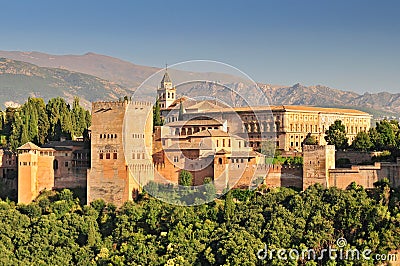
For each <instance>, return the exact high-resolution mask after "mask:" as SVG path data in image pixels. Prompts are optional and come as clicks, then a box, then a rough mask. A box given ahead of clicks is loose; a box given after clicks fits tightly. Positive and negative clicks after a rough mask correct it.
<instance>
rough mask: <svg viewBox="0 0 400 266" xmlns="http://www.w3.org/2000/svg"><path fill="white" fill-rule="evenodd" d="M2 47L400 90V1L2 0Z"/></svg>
mask: <svg viewBox="0 0 400 266" xmlns="http://www.w3.org/2000/svg"><path fill="white" fill-rule="evenodd" d="M0 3H1V5H0V6H1V7H0V10H1V26H0V49H1V50H22V51H40V52H46V53H53V54H83V53H86V52H89V51H90V52H95V53H100V54H106V55H110V56H114V57H118V58H121V59H124V60H127V61H130V62H133V63H136V64H142V65H150V66H157V67H162V66H164V64H165V63H166V62H168V63H169V64H173V63H177V62H181V61H185V60H191V59H211V60H218V61H222V62H225V63H228V64H231V65H233V66H235V67H237V68H239V69H241V70H242V71H244V72H246V73H247V74H248V75H249V76H251V77H252V78H253V79H255V80H256V81H260V82H265V83H272V84H282V85H293V84H295V83H297V82H299V83H302V84H305V85H316V84H322V85H327V86H330V87H334V88H338V89H343V90H352V91H356V92H359V93H364V92H366V91H368V92H379V91H389V92H397V93H400V15H399V14H400V1H396V0H393V1H385V0H382V1H378V0H376V1H368V0H357V1H355V0H354V1H353V0H332V1H328V0H315V1H308V0H293V1H289V0H274V1H272V0H271V1H218V0H214V1H204V0H202V1H173V0H171V1H168V0H166V1H145V0H143V1H118V0H115V1H100V0H97V1H85V0H82V1H72V0H65V1H61V0H60V1H55V0H51V1H40V0H38V1H0Z"/></svg>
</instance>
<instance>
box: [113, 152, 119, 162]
mask: <svg viewBox="0 0 400 266" xmlns="http://www.w3.org/2000/svg"><path fill="white" fill-rule="evenodd" d="M113 159H114V160H116V159H118V155H117V153H116V152H114V153H113Z"/></svg>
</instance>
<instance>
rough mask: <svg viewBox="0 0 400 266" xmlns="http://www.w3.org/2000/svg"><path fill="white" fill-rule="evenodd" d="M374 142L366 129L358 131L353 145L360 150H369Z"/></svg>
mask: <svg viewBox="0 0 400 266" xmlns="http://www.w3.org/2000/svg"><path fill="white" fill-rule="evenodd" d="M373 146H374V144H373V143H372V141H371V138H370V137H369V134H368V133H367V132H365V131H360V132H358V133H357V136H356V137H355V138H354V140H353V143H352V144H351V147H352V148H353V149H355V150H359V151H367V150H369V149H370V148H372V147H373Z"/></svg>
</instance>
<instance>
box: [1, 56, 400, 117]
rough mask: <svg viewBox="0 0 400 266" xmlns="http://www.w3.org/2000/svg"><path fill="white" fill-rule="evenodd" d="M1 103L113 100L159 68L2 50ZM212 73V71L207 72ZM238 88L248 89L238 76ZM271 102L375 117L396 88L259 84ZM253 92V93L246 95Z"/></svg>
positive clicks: (398, 104) (390, 110) (395, 104)
mask: <svg viewBox="0 0 400 266" xmlns="http://www.w3.org/2000/svg"><path fill="white" fill-rule="evenodd" d="M2 57H3V59H1V60H0V104H1V105H3V104H4V103H6V102H18V103H22V102H24V101H25V100H26V98H27V97H28V96H37V97H43V98H45V99H48V98H51V97H55V96H63V97H66V98H68V99H72V98H73V96H79V97H80V98H81V99H82V101H83V103H84V104H85V105H87V106H88V104H89V102H90V101H95V100H110V99H117V98H119V97H122V96H125V95H131V94H132V92H133V91H134V90H135V88H136V87H137V86H139V85H140V84H141V83H142V82H143V81H144V80H145V79H146V78H148V77H149V76H150V75H152V74H154V73H155V72H157V71H158V70H160V68H155V67H148V66H141V65H135V64H132V63H130V62H127V61H123V60H120V59H117V58H113V57H109V56H105V55H99V54H94V53H87V54H84V55H50V54H45V53H39V52H19V51H0V58H2ZM4 58H8V59H4ZM205 75H206V76H207V77H210V78H211V77H213V75H214V74H213V73H205ZM233 86H236V87H237V89H238V90H239V91H240V93H242V94H246V93H249V92H247V89H246V87H245V86H243V85H242V84H241V83H240V81H237V83H236V84H233ZM259 86H260V88H261V89H263V90H264V92H265V94H266V95H267V98H268V100H269V102H270V104H272V105H281V104H286V105H290V104H293V105H313V106H321V107H346V108H355V109H359V110H362V111H366V112H369V113H372V114H374V116H376V117H382V116H396V117H399V115H398V113H400V93H396V94H393V93H388V92H380V93H373V94H371V93H365V94H362V95H360V94H357V93H355V92H349V91H342V90H338V89H333V88H329V87H326V86H322V85H316V86H303V85H301V84H295V85H293V86H280V85H270V84H259ZM249 96H250V97H252V95H249Z"/></svg>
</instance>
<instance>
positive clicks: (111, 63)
mask: <svg viewBox="0 0 400 266" xmlns="http://www.w3.org/2000/svg"><path fill="white" fill-rule="evenodd" d="M0 57H5V58H10V59H13V60H19V61H24V62H28V63H31V64H35V65H37V66H41V67H52V68H62V69H67V70H70V71H75V72H81V73H86V74H89V75H93V76H96V77H99V78H102V79H105V80H111V81H114V82H116V83H118V84H121V85H122V86H124V87H126V88H131V89H132V88H135V87H137V86H139V85H140V83H141V82H142V81H143V80H145V79H146V78H148V77H149V76H150V75H152V74H153V73H154V72H156V71H158V70H160V69H159V68H154V67H147V66H140V65H135V64H132V63H130V62H127V61H123V60H121V59H118V58H114V57H110V56H106V55H100V54H95V53H86V54H84V55H50V54H45V53H41V52H20V51H0Z"/></svg>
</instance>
